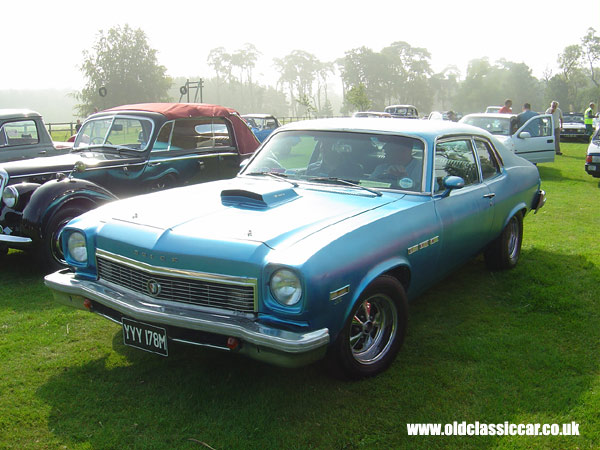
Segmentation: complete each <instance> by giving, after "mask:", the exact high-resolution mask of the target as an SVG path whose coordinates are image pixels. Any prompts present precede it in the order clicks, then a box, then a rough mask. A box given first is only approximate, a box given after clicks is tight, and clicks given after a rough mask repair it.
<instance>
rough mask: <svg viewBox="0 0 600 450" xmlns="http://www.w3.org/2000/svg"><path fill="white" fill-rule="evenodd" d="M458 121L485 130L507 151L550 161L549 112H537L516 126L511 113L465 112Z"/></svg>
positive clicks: (528, 158)
mask: <svg viewBox="0 0 600 450" xmlns="http://www.w3.org/2000/svg"><path fill="white" fill-rule="evenodd" d="M460 122H462V123H466V124H469V125H473V126H476V127H479V128H483V129H484V130H487V131H489V132H490V133H492V134H493V135H495V136H496V137H497V138H498V139H499V140H500V141H501V142H502V143H503V144H504V145H505V146H506V148H508V149H509V150H510V151H512V152H513V153H515V154H516V155H519V156H521V157H523V158H525V159H527V160H528V161H531V162H532V163H534V164H537V163H544V162H553V161H554V155H555V149H554V123H553V121H552V115H551V114H538V115H537V116H534V117H532V118H531V119H529V120H528V121H527V122H525V123H524V124H523V125H522V126H521V127H518V126H517V116H516V115H513V114H488V113H477V114H468V115H466V116H464V117H463V118H462V119H460Z"/></svg>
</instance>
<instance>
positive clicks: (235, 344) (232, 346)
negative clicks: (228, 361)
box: [227, 337, 240, 350]
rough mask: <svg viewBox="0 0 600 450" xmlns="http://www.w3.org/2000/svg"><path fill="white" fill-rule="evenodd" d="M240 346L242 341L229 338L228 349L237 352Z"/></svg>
mask: <svg viewBox="0 0 600 450" xmlns="http://www.w3.org/2000/svg"><path fill="white" fill-rule="evenodd" d="M239 346H240V341H239V339H238V338H234V337H228V338H227V348H228V349H229V350H235V349H236V348H238V347H239Z"/></svg>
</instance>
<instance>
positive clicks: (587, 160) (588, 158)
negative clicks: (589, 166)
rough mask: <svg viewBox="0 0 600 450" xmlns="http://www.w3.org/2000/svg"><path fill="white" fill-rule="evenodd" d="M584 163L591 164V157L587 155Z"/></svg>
mask: <svg viewBox="0 0 600 450" xmlns="http://www.w3.org/2000/svg"><path fill="white" fill-rule="evenodd" d="M585 162H586V163H591V162H592V155H587V156H586V157H585Z"/></svg>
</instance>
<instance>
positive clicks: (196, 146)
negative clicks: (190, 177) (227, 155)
mask: <svg viewBox="0 0 600 450" xmlns="http://www.w3.org/2000/svg"><path fill="white" fill-rule="evenodd" d="M165 134H166V132H165ZM163 138H164V137H163ZM231 146H232V139H231V133H230V131H229V127H228V126H227V124H226V123H225V121H224V120H223V119H221V118H219V117H198V118H194V119H182V120H176V121H175V122H174V124H173V130H172V133H171V141H170V145H169V150H192V151H193V150H210V149H213V148H215V147H231Z"/></svg>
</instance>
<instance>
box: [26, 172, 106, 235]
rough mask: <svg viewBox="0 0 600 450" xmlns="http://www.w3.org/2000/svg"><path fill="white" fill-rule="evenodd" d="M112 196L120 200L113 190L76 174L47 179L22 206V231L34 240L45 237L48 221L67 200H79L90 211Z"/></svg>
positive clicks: (70, 202) (71, 202)
mask: <svg viewBox="0 0 600 450" xmlns="http://www.w3.org/2000/svg"><path fill="white" fill-rule="evenodd" d="M113 200H117V197H116V196H115V195H114V194H113V193H111V192H110V191H108V190H107V189H104V188H103V187H101V186H99V185H97V184H95V183H92V182H91V181H87V180H81V179H76V178H72V179H68V178H66V179H63V180H51V181H48V182H46V183H44V184H43V185H41V186H40V187H39V188H38V189H36V190H35V192H34V193H33V194H32V195H31V199H30V200H29V203H28V204H27V206H26V207H25V209H24V210H23V218H22V232H23V234H24V235H25V236H27V237H29V238H31V239H32V240H33V241H37V240H40V239H43V238H44V229H45V227H46V224H47V223H48V221H49V220H50V218H51V217H52V216H53V215H54V213H55V212H56V211H58V210H59V209H60V208H62V207H64V206H65V205H66V204H73V203H77V205H78V206H79V207H80V208H82V209H83V210H86V211H89V210H91V209H94V208H96V207H98V206H100V205H102V204H104V203H106V202H110V201H113Z"/></svg>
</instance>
